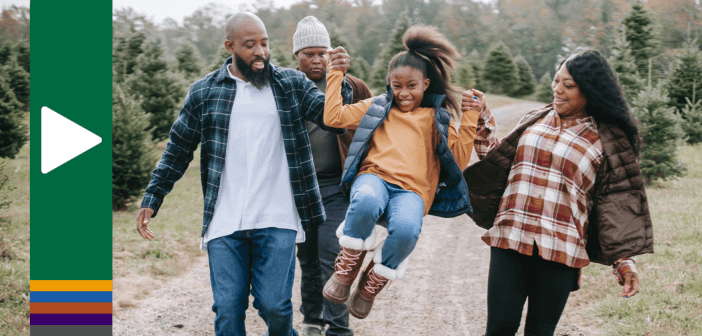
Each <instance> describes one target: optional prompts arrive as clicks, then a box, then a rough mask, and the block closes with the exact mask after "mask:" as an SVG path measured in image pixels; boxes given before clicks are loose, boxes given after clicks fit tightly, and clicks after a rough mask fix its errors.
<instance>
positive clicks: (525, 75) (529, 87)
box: [514, 55, 536, 96]
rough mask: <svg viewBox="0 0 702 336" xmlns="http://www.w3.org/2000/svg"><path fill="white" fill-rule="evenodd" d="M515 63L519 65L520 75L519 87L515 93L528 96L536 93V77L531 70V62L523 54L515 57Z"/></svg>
mask: <svg viewBox="0 0 702 336" xmlns="http://www.w3.org/2000/svg"><path fill="white" fill-rule="evenodd" d="M514 63H515V64H516V65H517V69H518V72H517V73H518V75H519V88H518V89H517V90H516V91H515V92H514V95H516V96H527V95H530V94H532V93H534V90H536V78H535V77H534V73H533V72H532V71H531V67H530V66H529V63H528V62H527V60H526V59H525V58H524V56H522V55H519V56H517V57H515V58H514Z"/></svg>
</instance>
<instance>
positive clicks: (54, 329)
mask: <svg viewBox="0 0 702 336" xmlns="http://www.w3.org/2000/svg"><path fill="white" fill-rule="evenodd" d="M29 330H30V335H31V336H54V335H61V336H64V335H65V336H69V335H76V336H112V326H111V325H96V326H92V325H86V326H70V325H33V326H30V327H29Z"/></svg>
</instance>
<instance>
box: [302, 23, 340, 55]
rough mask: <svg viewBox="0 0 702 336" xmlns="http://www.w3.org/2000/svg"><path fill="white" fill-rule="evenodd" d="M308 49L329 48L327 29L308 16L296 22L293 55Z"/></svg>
mask: <svg viewBox="0 0 702 336" xmlns="http://www.w3.org/2000/svg"><path fill="white" fill-rule="evenodd" d="M309 47H327V48H331V43H330V42H329V33H327V28H325V27H324V24H322V23H321V22H319V20H317V18H316V17H314V16H308V17H306V18H304V19H302V20H301V21H300V22H298V24H297V30H296V31H295V34H294V35H293V54H295V53H297V52H298V51H300V50H301V49H305V48H309Z"/></svg>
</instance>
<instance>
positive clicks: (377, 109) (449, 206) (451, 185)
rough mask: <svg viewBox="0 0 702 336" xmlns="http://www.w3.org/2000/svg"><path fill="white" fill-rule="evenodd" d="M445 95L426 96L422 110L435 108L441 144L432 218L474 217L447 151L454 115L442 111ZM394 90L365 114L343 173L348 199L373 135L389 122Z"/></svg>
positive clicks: (444, 110) (377, 101)
mask: <svg viewBox="0 0 702 336" xmlns="http://www.w3.org/2000/svg"><path fill="white" fill-rule="evenodd" d="M444 98H445V96H444V95H437V94H425V95H424V99H423V100H422V106H424V107H433V108H434V117H435V121H436V122H435V123H436V129H437V131H438V133H439V137H440V141H439V144H438V145H437V147H436V153H437V154H438V155H439V161H440V163H441V170H440V172H439V186H438V189H437V192H436V196H435V197H434V202H433V203H432V205H431V208H430V209H429V214H430V215H434V216H439V217H456V216H458V215H461V214H464V213H465V214H468V215H469V216H471V217H472V216H473V209H472V208H471V206H470V200H469V199H468V187H467V185H466V182H465V181H464V180H463V175H462V174H461V168H459V167H458V164H457V163H456V159H454V157H453V154H452V153H451V150H450V149H449V147H448V133H449V127H450V122H451V114H450V113H449V112H448V111H447V110H446V109H445V108H443V107H441V103H442V102H443V101H444ZM392 100H393V98H392V90H391V89H390V86H389V85H388V87H387V94H385V95H381V96H378V97H376V98H375V99H374V100H373V104H372V105H371V107H369V108H368V111H366V115H364V116H363V118H362V119H361V121H360V122H359V124H358V128H357V129H356V134H355V135H354V137H353V142H352V143H351V146H350V149H349V154H348V158H347V160H346V164H345V165H344V173H343V175H342V177H341V180H342V182H341V190H342V191H343V192H344V194H346V195H348V194H349V192H350V191H351V184H352V183H353V180H354V178H355V177H356V173H358V168H359V167H360V165H361V161H362V158H363V157H364V154H365V153H366V151H367V149H368V141H370V139H371V137H372V136H373V133H374V132H375V130H376V129H378V127H380V125H381V124H382V123H383V122H384V121H385V118H387V116H388V113H389V112H390V109H391V108H392Z"/></svg>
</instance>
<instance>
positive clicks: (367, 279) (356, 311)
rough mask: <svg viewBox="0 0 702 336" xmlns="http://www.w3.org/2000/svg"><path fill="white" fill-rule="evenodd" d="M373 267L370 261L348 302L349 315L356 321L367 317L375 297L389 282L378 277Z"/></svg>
mask: <svg viewBox="0 0 702 336" xmlns="http://www.w3.org/2000/svg"><path fill="white" fill-rule="evenodd" d="M373 266H375V262H373V261H371V262H370V264H368V267H366V269H365V270H364V271H363V274H361V281H359V282H358V287H357V288H356V291H355V292H354V293H353V295H351V299H350V300H349V304H348V308H349V313H350V314H351V315H353V317H355V318H358V319H364V318H366V317H367V316H368V314H369V313H370V311H371V309H372V308H373V301H374V300H375V296H376V295H378V293H380V291H381V290H383V288H384V287H385V285H387V284H389V283H390V282H391V281H390V280H389V279H387V278H384V277H382V276H380V275H378V273H376V272H375V269H374V268H373Z"/></svg>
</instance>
